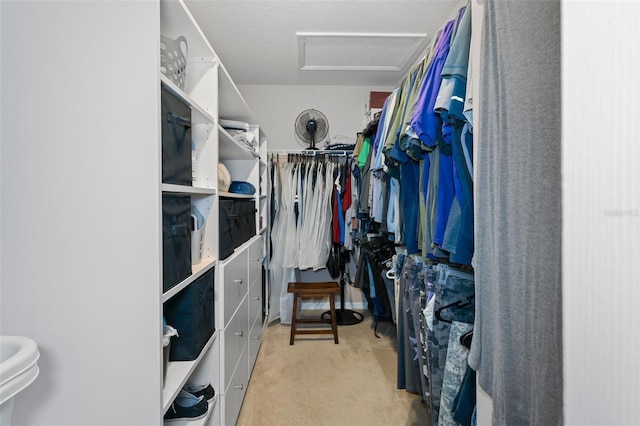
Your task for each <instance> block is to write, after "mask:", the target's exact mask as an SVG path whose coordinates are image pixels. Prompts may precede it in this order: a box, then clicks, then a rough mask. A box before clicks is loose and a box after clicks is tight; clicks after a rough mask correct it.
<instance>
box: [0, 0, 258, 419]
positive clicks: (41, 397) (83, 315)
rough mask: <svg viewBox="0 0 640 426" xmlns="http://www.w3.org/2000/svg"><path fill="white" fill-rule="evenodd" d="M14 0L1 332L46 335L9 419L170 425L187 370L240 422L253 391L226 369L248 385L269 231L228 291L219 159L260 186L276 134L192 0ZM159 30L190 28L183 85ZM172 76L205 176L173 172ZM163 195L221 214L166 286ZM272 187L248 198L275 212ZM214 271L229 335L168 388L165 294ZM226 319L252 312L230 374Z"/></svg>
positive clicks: (5, 86)
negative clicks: (259, 115) (169, 166)
mask: <svg viewBox="0 0 640 426" xmlns="http://www.w3.org/2000/svg"><path fill="white" fill-rule="evenodd" d="M0 9H1V10H2V13H1V14H0V15H1V17H2V25H1V26H0V33H1V36H2V40H3V47H2V52H1V54H2V108H1V110H2V135H1V136H2V137H1V148H2V150H1V153H2V155H1V157H2V192H1V194H0V195H1V198H2V215H1V216H0V220H1V224H2V247H3V250H2V252H1V253H0V255H1V263H2V297H1V298H0V306H1V309H0V327H1V328H2V330H1V331H2V333H3V334H16V335H24V336H28V337H30V338H32V339H34V340H35V341H36V342H37V344H38V347H39V348H40V359H39V360H38V365H39V367H40V375H39V376H38V379H37V380H35V381H34V383H33V384H31V385H30V386H29V388H28V389H25V391H24V393H23V394H22V395H23V396H22V397H21V398H18V399H17V400H16V402H15V404H14V406H13V417H12V419H13V420H14V422H15V423H20V424H29V425H34V426H38V425H47V424H50V423H51V421H52V419H56V421H58V422H60V423H61V424H65V425H87V424H96V422H98V423H100V424H119V423H122V422H123V421H126V422H128V423H130V424H145V425H146V424H156V425H157V424H162V422H163V415H164V413H165V412H166V411H167V409H168V407H169V406H170V404H171V402H172V401H173V400H174V398H175V395H177V393H178V392H179V391H180V389H181V388H182V386H183V385H184V384H185V383H187V382H189V381H198V382H202V381H209V382H210V383H211V384H212V385H213V387H214V388H215V391H216V394H217V395H218V396H217V398H216V399H215V400H214V401H213V402H211V403H210V405H209V407H210V408H209V412H208V415H207V417H206V418H205V419H201V420H199V421H197V422H191V423H190V424H193V425H196V424H197V425H203V424H223V423H233V422H234V420H235V419H234V418H233V413H235V415H237V410H238V409H239V405H240V404H241V403H242V399H241V398H237V397H236V398H232V397H231V394H230V393H229V392H230V390H231V389H235V388H233V387H228V386H225V385H226V383H225V382H223V380H226V379H229V380H231V379H233V380H236V379H240V378H242V379H243V381H242V382H243V384H242V385H241V386H242V389H243V392H244V390H246V386H247V383H248V378H249V374H250V371H251V368H250V365H251V362H252V361H251V360H252V359H253V354H254V353H255V351H256V350H257V349H258V348H259V345H256V343H257V342H259V339H253V337H259V336H261V332H262V330H263V327H264V324H265V323H264V321H262V322H260V321H257V322H256V318H258V316H253V314H254V313H255V310H256V309H257V308H256V306H257V305H258V302H260V301H259V300H256V299H255V297H258V296H257V293H258V292H257V291H256V289H257V287H255V286H256V284H258V283H259V280H258V277H259V276H260V275H261V274H260V272H259V270H258V269H259V268H258V269H256V268H255V265H254V263H255V264H258V263H259V262H253V263H251V261H250V259H251V258H253V257H255V256H254V255H253V253H254V251H255V252H256V253H259V254H260V255H259V256H258V257H256V258H261V256H262V253H264V250H265V249H264V247H265V246H264V241H265V240H264V238H262V236H260V235H257V236H255V237H254V238H252V239H251V240H250V241H248V242H246V243H245V244H243V245H242V246H241V247H238V248H236V253H234V255H233V256H232V258H233V259H238V260H236V261H235V262H237V263H238V265H239V268H240V269H241V273H244V275H245V276H246V281H245V282H246V284H245V286H246V289H245V292H244V293H243V294H242V296H243V297H242V298H241V299H238V301H237V305H236V304H235V302H229V303H234V304H228V303H226V301H225V299H224V298H222V297H221V296H223V295H224V294H225V290H227V288H225V284H224V283H225V281H227V280H229V279H230V277H228V276H226V272H227V271H231V269H230V268H231V265H230V264H231V263H234V261H233V259H232V258H229V259H226V260H224V261H220V260H219V237H218V222H219V215H218V208H219V197H220V194H219V191H218V179H217V164H218V161H219V159H222V160H224V161H228V162H229V163H230V165H231V173H232V176H233V177H234V178H235V179H237V180H247V181H249V182H251V183H252V184H254V185H255V186H256V188H258V187H259V178H260V173H261V172H262V169H261V166H260V162H261V159H260V157H259V155H260V154H262V153H263V152H264V149H265V148H264V147H266V136H265V135H264V132H263V130H262V129H261V128H260V127H259V126H258V123H257V122H256V120H255V117H254V116H253V114H252V113H251V110H250V109H249V108H248V106H247V104H246V102H245V101H244V99H243V98H242V96H241V95H240V92H239V91H238V89H237V87H236V86H235V85H234V84H233V81H232V80H231V78H230V76H229V74H228V72H227V71H226V70H225V68H224V66H223V65H222V64H221V63H220V61H219V59H218V57H217V55H216V54H215V52H214V50H213V48H212V46H211V45H210V43H209V42H208V41H207V40H206V38H205V37H204V36H203V33H202V31H201V30H200V29H199V28H198V25H197V24H196V23H195V21H194V20H193V17H192V15H191V13H190V12H189V10H188V9H187V7H186V6H185V4H184V3H183V2H182V1H180V0H177V1H176V0H156V1H144V2H95V3H92V4H91V5H87V4H86V3H85V2H58V1H56V2H1V4H0ZM160 34H164V35H166V36H168V37H170V38H174V39H175V38H177V37H178V36H185V37H186V38H187V40H188V65H187V73H186V82H185V87H184V89H181V88H180V87H178V86H177V85H176V84H174V83H173V82H172V81H171V80H170V79H168V78H167V77H166V76H164V75H163V74H162V73H161V72H160V70H159V65H160ZM5 41H6V42H5ZM163 86H164V87H165V88H166V89H167V90H169V91H171V92H173V93H174V94H175V95H176V96H178V97H179V98H181V99H182V100H183V101H184V102H186V103H187V104H188V105H189V106H190V107H191V112H192V137H193V140H194V142H195V147H196V156H195V158H196V168H195V171H196V176H195V181H194V182H193V185H174V184H163V183H162V182H161V175H162V167H161V165H162V162H161V157H162V149H161V117H160V115H161V88H162V87H163ZM34 106H37V107H36V108H34ZM220 118H227V119H233V120H241V121H245V122H248V123H250V125H251V129H252V130H253V132H254V134H255V135H256V137H258V138H259V140H260V149H259V150H258V151H259V154H255V153H253V152H251V150H248V149H246V148H244V147H243V146H240V145H238V144H236V143H235V142H234V141H233V138H231V136H230V135H229V134H228V132H227V131H226V130H224V129H222V128H221V127H220V126H219V125H218V124H219V119H220ZM163 194H178V195H185V196H187V197H189V198H190V200H191V203H192V206H196V207H197V208H198V210H200V211H201V212H202V214H203V215H204V216H205V218H206V225H205V231H204V240H203V253H202V259H201V261H200V263H198V264H197V265H193V266H192V274H191V276H189V277H188V278H187V279H185V280H183V281H182V282H179V283H177V285H176V286H174V287H172V288H170V289H169V290H167V291H163V283H162V270H163V261H162V250H163V248H162V214H161V206H162V195H163ZM225 195H226V194H225ZM259 195H264V193H261V194H259ZM259 195H258V194H256V195H254V196H252V197H249V198H251V199H253V200H255V202H256V208H257V210H258V211H257V212H256V219H258V218H259V217H262V216H263V215H264V214H266V213H265V211H263V210H262V208H263V205H264V203H263V202H262V201H259V200H260V197H259ZM257 228H258V225H256V233H257V232H258V229H257ZM250 254H251V255H250ZM34 258H38V259H39V266H38V267H37V268H34V267H33V259H34ZM212 268H215V271H214V277H215V288H214V293H215V294H214V297H215V301H214V309H215V312H214V315H215V319H216V332H215V333H214V334H213V336H211V338H210V339H209V340H208V341H207V342H206V344H205V346H204V349H203V350H202V351H201V353H200V354H199V356H198V357H197V358H196V359H195V360H193V361H188V362H184V361H182V362H170V363H169V365H168V368H167V372H166V380H164V384H163V351H162V316H163V310H164V306H165V304H166V303H167V302H169V301H171V300H173V299H174V298H175V297H176V295H177V294H178V293H179V292H180V291H181V290H184V289H187V288H188V287H189V286H191V285H192V284H193V282H194V281H195V280H197V279H198V278H199V277H201V276H202V275H203V274H205V273H207V272H208V271H211V270H212ZM242 271H244V272H242ZM229 294H230V291H226V295H227V296H229ZM243 309H244V310H243ZM226 310H232V312H231V313H232V314H233V315H232V317H229V318H225V317H224V315H223V313H224V312H225V311H226ZM242 312H244V313H246V315H243V314H242ZM227 319H232V320H237V321H238V323H244V324H246V326H245V329H244V332H243V334H242V335H243V336H244V338H246V339H247V343H246V345H245V346H244V347H243V348H242V351H243V352H239V356H238V360H239V359H240V358H242V359H243V360H244V361H241V362H238V363H236V364H235V365H234V366H233V367H235V368H234V369H233V371H232V372H231V373H233V375H230V374H226V372H225V370H224V369H225V360H227V362H230V361H228V360H229V359H230V358H229V357H228V356H226V355H227V354H228V353H229V351H231V350H232V345H231V342H232V341H231V336H233V334H229V333H231V330H232V328H231V325H232V324H235V322H233V323H232V322H228V321H226V320H227ZM249 334H251V336H252V339H251V340H249V338H248V336H249ZM249 342H251V343H249ZM249 353H251V356H249ZM225 357H226V358H225ZM234 386H235V385H234ZM96 389H98V391H97V392H98V393H96ZM97 394H99V398H96V395H97Z"/></svg>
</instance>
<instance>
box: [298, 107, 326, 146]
mask: <svg viewBox="0 0 640 426" xmlns="http://www.w3.org/2000/svg"><path fill="white" fill-rule="evenodd" d="M311 120H313V121H315V124H316V131H315V132H314V133H311V132H309V130H308V127H309V126H307V124H308V123H309V122H310V121H311ZM295 133H296V138H297V139H298V143H300V144H301V145H302V146H304V147H309V148H313V147H316V146H317V145H321V144H322V143H324V141H325V139H326V138H327V136H328V134H329V123H328V121H327V117H326V116H325V115H324V114H323V113H322V112H320V111H318V110H315V109H308V110H305V111H303V112H301V113H300V114H299V115H298V118H296V123H295Z"/></svg>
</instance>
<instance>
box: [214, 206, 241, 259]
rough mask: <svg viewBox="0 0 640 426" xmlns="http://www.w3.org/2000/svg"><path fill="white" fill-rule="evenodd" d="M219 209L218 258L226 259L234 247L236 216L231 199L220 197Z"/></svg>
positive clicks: (236, 226)
mask: <svg viewBox="0 0 640 426" xmlns="http://www.w3.org/2000/svg"><path fill="white" fill-rule="evenodd" d="M219 211H220V215H219V226H218V233H219V234H218V235H219V237H218V239H219V242H220V244H219V248H220V249H219V252H220V253H219V256H220V259H226V258H227V257H229V256H231V255H232V254H233V249H234V248H235V245H234V243H235V242H234V240H233V238H234V237H233V232H234V230H235V229H238V218H237V217H236V215H235V213H234V211H233V200H228V199H224V198H221V199H220V209H219Z"/></svg>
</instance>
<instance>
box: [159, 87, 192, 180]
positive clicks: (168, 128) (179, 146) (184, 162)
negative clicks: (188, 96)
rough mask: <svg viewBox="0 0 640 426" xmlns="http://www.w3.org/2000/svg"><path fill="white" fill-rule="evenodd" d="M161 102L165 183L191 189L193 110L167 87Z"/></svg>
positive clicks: (163, 88)
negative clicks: (186, 186)
mask: <svg viewBox="0 0 640 426" xmlns="http://www.w3.org/2000/svg"><path fill="white" fill-rule="evenodd" d="M160 103H161V114H162V115H161V116H160V118H161V120H160V121H161V122H162V183H172V184H176V185H189V186H191V183H192V180H191V178H192V174H191V172H192V169H191V108H190V107H189V105H187V104H186V103H184V102H183V101H182V100H181V99H180V98H178V97H177V96H176V95H175V94H174V93H173V92H171V91H169V90H168V89H166V88H165V87H164V86H162V90H161V101H160Z"/></svg>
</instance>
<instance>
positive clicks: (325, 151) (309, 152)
mask: <svg viewBox="0 0 640 426" xmlns="http://www.w3.org/2000/svg"><path fill="white" fill-rule="evenodd" d="M267 153H268V154H297V155H309V156H312V157H313V156H314V155H316V154H323V155H325V154H331V155H339V156H344V157H346V156H348V155H350V154H353V151H346V150H342V151H339V150H333V149H308V150H305V149H303V150H294V149H269V150H267Z"/></svg>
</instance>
